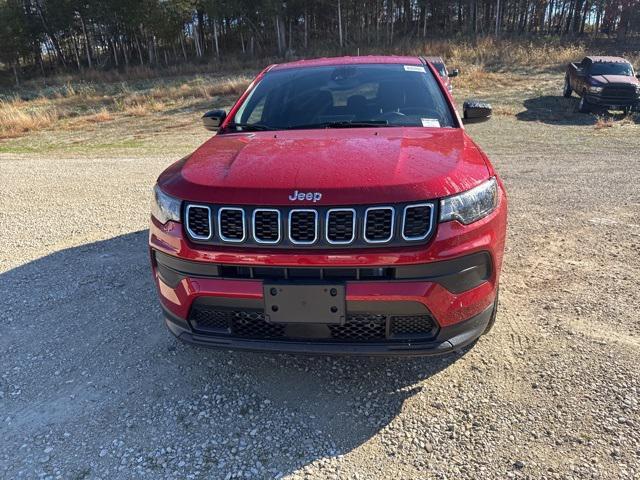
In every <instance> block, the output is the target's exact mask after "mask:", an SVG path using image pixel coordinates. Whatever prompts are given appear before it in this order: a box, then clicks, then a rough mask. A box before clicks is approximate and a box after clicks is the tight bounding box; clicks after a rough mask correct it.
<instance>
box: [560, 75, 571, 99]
mask: <svg viewBox="0 0 640 480" xmlns="http://www.w3.org/2000/svg"><path fill="white" fill-rule="evenodd" d="M572 92H573V90H571V82H569V78H568V77H564V88H563V89H562V94H563V95H564V98H569V97H571V93H572Z"/></svg>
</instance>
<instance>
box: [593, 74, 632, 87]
mask: <svg viewBox="0 0 640 480" xmlns="http://www.w3.org/2000/svg"><path fill="white" fill-rule="evenodd" d="M591 79H592V80H595V81H596V82H598V83H602V84H608V83H615V84H618V85H620V84H623V85H640V80H638V79H637V78H636V77H630V76H628V75H594V76H593V77H591Z"/></svg>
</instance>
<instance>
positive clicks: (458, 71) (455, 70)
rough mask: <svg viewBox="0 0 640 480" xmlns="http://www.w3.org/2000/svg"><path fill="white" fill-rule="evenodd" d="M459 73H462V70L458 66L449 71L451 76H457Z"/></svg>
mask: <svg viewBox="0 0 640 480" xmlns="http://www.w3.org/2000/svg"><path fill="white" fill-rule="evenodd" d="M458 75H460V70H458V69H457V68H454V69H453V70H451V72H449V78H453V77H457V76H458Z"/></svg>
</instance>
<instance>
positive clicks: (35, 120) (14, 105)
mask: <svg viewBox="0 0 640 480" xmlns="http://www.w3.org/2000/svg"><path fill="white" fill-rule="evenodd" d="M57 120H58V112H57V110H56V108H55V107H54V106H48V107H38V106H35V107H33V106H30V105H26V102H23V101H21V100H15V101H9V102H7V101H0V135H2V136H3V137H14V136H18V135H21V134H24V133H27V132H31V131H34V130H39V129H41V128H44V127H47V126H49V125H52V124H54V123H55V122H56V121H57Z"/></svg>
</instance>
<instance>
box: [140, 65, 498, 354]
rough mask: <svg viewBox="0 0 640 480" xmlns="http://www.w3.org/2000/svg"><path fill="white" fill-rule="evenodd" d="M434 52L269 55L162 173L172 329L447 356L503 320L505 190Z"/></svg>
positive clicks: (155, 256)
mask: <svg viewBox="0 0 640 480" xmlns="http://www.w3.org/2000/svg"><path fill="white" fill-rule="evenodd" d="M490 116H491V107H490V105H488V104H485V103H482V102H478V101H470V102H466V103H465V105H464V115H463V118H460V116H459V115H458V114H457V112H456V109H455V107H454V104H453V102H452V99H451V97H450V95H449V92H448V91H447V88H446V87H445V86H444V85H443V83H442V80H441V79H440V77H439V75H438V72H437V71H436V69H435V68H434V67H433V65H432V64H430V63H429V62H427V61H426V60H424V59H422V58H413V57H351V58H331V59H319V60H306V61H298V62H293V63H288V64H282V65H272V66H270V67H268V68H266V69H265V70H264V71H263V72H262V73H260V74H259V75H258V77H257V78H256V79H255V80H254V81H253V83H251V85H250V86H249V88H248V89H247V91H246V92H245V93H244V94H243V95H242V96H241V97H240V99H239V100H238V101H237V103H236V104H235V105H234V106H233V108H232V109H231V111H230V112H229V114H227V113H226V112H224V111H222V110H216V111H213V112H209V113H207V114H205V116H204V117H203V121H204V123H205V126H207V127H208V128H209V129H212V130H216V131H217V134H216V135H215V136H214V137H213V138H211V139H210V140H209V141H207V142H206V143H205V144H204V145H202V146H201V147H200V148H198V149H197V150H196V151H195V152H194V153H192V154H191V155H189V156H188V157H186V158H184V159H182V160H180V161H179V162H177V163H175V164H173V165H172V166H170V167H169V168H168V169H167V170H165V171H164V172H163V173H162V174H161V175H160V177H159V178H158V182H157V185H156V186H155V196H154V202H153V211H152V218H151V229H150V236H149V244H150V253H151V264H152V268H153V275H154V279H155V281H156V284H157V287H158V292H159V295H160V301H161V304H162V309H163V311H164V315H165V317H166V325H167V326H168V328H169V329H170V330H171V332H172V333H173V334H175V335H176V336H177V337H179V338H180V339H181V340H185V341H187V342H192V343H195V344H200V345H207V346H213V347H222V348H237V349H249V350H270V351H280V352H306V353H345V354H366V355H375V354H386V355H388V354H399V355H417V354H434V353H445V352H449V351H452V350H456V349H460V348H462V347H464V346H466V345H468V344H470V343H472V342H473V341H474V340H476V339H477V338H478V337H479V336H480V335H482V334H483V333H485V332H487V331H488V330H489V329H490V328H491V326H492V325H493V322H494V320H495V316H496V309H497V304H498V280H499V276H500V268H501V264H502V255H503V250H504V242H505V231H506V217H507V200H506V196H505V191H504V188H503V185H502V182H501V181H500V179H499V178H498V176H497V174H496V172H495V171H494V169H493V167H492V165H491V163H490V162H489V160H488V159H487V156H486V155H485V154H484V153H483V152H482V151H481V150H480V148H478V146H477V145H476V144H475V143H474V142H473V141H472V140H471V139H470V138H469V137H468V136H467V134H466V133H465V130H464V127H463V123H468V122H479V121H483V120H486V119H488V118H489V117H490Z"/></svg>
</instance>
